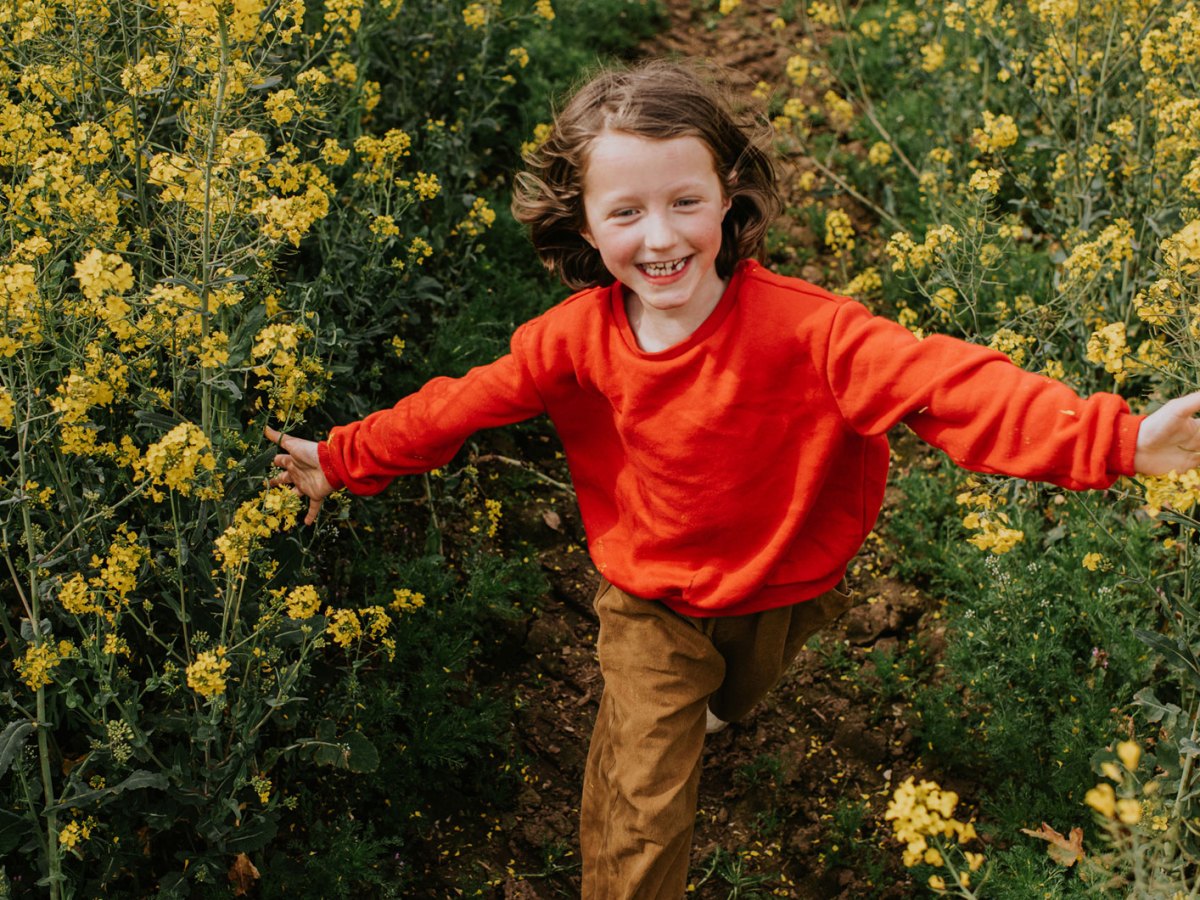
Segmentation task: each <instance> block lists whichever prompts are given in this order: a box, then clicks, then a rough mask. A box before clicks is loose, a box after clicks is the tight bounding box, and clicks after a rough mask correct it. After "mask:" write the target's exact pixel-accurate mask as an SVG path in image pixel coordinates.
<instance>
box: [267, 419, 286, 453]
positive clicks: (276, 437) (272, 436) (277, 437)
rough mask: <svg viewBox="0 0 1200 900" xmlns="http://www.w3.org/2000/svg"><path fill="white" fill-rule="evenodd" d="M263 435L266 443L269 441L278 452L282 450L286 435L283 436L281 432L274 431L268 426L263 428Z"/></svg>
mask: <svg viewBox="0 0 1200 900" xmlns="http://www.w3.org/2000/svg"><path fill="white" fill-rule="evenodd" d="M263 435H264V436H265V437H266V439H267V440H268V441H270V442H271V443H272V444H274V445H275V446H276V447H278V448H279V449H280V450H283V449H284V446H283V439H284V437H285V436H286V435H284V434H283V432H281V431H276V430H275V429H274V428H272V427H271V426H270V425H264V426H263Z"/></svg>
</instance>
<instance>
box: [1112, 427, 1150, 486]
mask: <svg viewBox="0 0 1200 900" xmlns="http://www.w3.org/2000/svg"><path fill="white" fill-rule="evenodd" d="M1145 418H1146V417H1145V416H1137V415H1133V414H1132V413H1125V414H1124V415H1122V416H1121V417H1120V418H1119V419H1118V420H1117V434H1116V440H1115V441H1114V442H1113V448H1112V454H1111V456H1110V458H1109V471H1110V472H1113V473H1114V474H1117V475H1129V476H1133V475H1136V474H1137V472H1136V471H1135V470H1134V468H1133V459H1134V456H1135V455H1136V454H1137V439H1138V431H1139V430H1140V429H1141V427H1142V422H1143V421H1144V420H1145Z"/></svg>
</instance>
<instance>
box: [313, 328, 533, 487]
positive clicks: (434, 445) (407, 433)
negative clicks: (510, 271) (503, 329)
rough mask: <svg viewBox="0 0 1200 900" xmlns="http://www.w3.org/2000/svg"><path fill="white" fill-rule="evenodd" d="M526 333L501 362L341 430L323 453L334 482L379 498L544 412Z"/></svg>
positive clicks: (433, 385) (438, 382)
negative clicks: (401, 479) (480, 440)
mask: <svg viewBox="0 0 1200 900" xmlns="http://www.w3.org/2000/svg"><path fill="white" fill-rule="evenodd" d="M526 329H527V326H522V327H521V328H519V329H518V330H517V332H516V333H515V334H514V335H513V339H512V352H510V353H508V354H507V355H505V356H502V357H501V358H500V359H498V360H496V361H495V362H493V363H490V364H488V365H485V366H478V367H476V368H474V369H471V370H470V371H469V372H467V374H465V375H463V376H462V377H461V378H445V377H441V378H434V379H433V380H432V381H430V382H428V383H427V384H426V385H425V386H424V387H422V388H421V389H420V390H419V391H417V392H416V393H414V394H410V395H409V396H407V397H405V398H404V399H402V400H401V401H400V402H399V403H397V404H396V405H395V406H393V407H392V408H391V409H384V410H379V411H378V412H374V413H371V414H370V415H369V416H367V417H366V418H364V419H361V420H359V421H357V422H352V423H350V424H349V425H343V426H340V427H337V428H334V429H333V430H332V431H331V432H330V434H329V438H328V440H326V441H322V442H321V443H320V444H319V445H318V447H317V452H318V455H319V458H320V462H321V470H322V471H323V472H324V474H325V477H326V479H328V481H329V483H330V484H331V485H333V487H334V488H335V489H337V488H341V487H345V488H348V489H349V490H350V491H351V492H352V493H354V494H376V493H378V492H379V491H382V490H383V489H384V488H385V487H387V485H388V484H389V483H391V481H392V480H393V479H394V478H395V477H396V476H398V475H415V474H420V473H422V472H428V471H430V470H431V469H436V468H437V467H438V466H442V465H445V464H446V463H447V462H449V461H450V460H451V459H452V458H453V456H454V454H455V453H457V452H458V450H459V448H461V447H462V445H463V443H464V442H465V441H466V439H467V438H468V437H470V435H471V434H473V433H474V432H476V431H478V430H480V429H481V428H493V427H496V426H500V425H507V424H509V423H512V422H519V421H521V420H522V419H528V418H532V417H533V416H536V415H538V414H540V413H541V412H543V411H544V404H543V402H542V399H541V397H540V396H539V394H538V390H537V387H536V385H535V384H534V380H533V377H532V375H531V374H530V372H529V371H528V369H527V368H526V367H525V365H524V364H523V362H522V361H521V353H520V348H521V342H522V339H523V338H524V336H525V333H526Z"/></svg>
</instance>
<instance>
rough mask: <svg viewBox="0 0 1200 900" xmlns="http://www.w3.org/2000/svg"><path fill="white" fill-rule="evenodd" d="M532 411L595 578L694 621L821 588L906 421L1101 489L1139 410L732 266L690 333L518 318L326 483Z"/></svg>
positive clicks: (359, 445) (406, 466)
mask: <svg viewBox="0 0 1200 900" xmlns="http://www.w3.org/2000/svg"><path fill="white" fill-rule="evenodd" d="M540 413H546V414H548V415H549V416H550V418H551V420H552V421H553V422H554V425H555V427H556V428H557V430H558V433H559V436H560V438H561V439H562V443H563V446H564V449H565V450H566V456H567V462H568V465H569V466H570V470H571V477H572V479H573V481H574V484H575V489H576V491H577V493H578V495H579V507H580V511H581V513H582V516H583V522H584V527H585V529H586V531H587V538H588V547H589V551H590V553H591V557H592V560H593V561H594V562H595V564H596V567H597V568H598V569H599V570H600V573H601V574H602V575H603V576H604V577H605V578H607V579H608V580H609V581H611V582H612V583H613V584H615V585H616V586H617V587H619V588H621V589H622V590H624V591H627V592H629V593H631V594H634V595H635V596H639V597H645V598H648V599H657V600H661V601H662V602H664V603H666V604H667V605H668V606H669V607H671V608H672V609H674V610H675V611H677V612H680V613H683V614H686V615H692V616H713V615H739V614H743V613H750V612H756V611H759V610H762V609H768V608H771V607H775V606H782V605H786V604H789V603H795V602H798V601H800V600H804V599H808V598H810V597H814V596H816V595H818V594H820V593H822V592H824V591H826V590H828V589H829V588H831V587H833V586H834V585H835V584H837V582H838V581H839V579H840V578H841V577H842V575H843V573H844V571H845V568H846V565H847V563H848V562H849V561H850V559H851V558H852V557H853V556H854V554H855V553H856V552H857V551H858V548H859V546H860V545H861V544H862V542H863V540H864V539H865V538H866V536H867V534H868V533H869V532H870V531H871V528H872V527H873V526H874V523H875V519H876V516H877V515H878V513H879V508H880V505H881V503H882V499H883V490H884V483H885V480H886V477H887V469H888V445H887V439H886V438H885V433H886V432H887V430H888V429H889V428H891V427H892V426H894V425H896V424H897V423H899V422H904V423H905V424H907V425H908V426H909V427H910V428H911V429H912V430H913V431H915V432H916V433H917V434H918V435H919V436H920V437H921V438H923V439H924V440H926V441H928V442H929V443H931V444H933V445H934V446H936V447H939V448H941V449H942V450H944V451H945V452H946V453H947V454H949V456H950V458H951V459H953V460H954V461H955V462H956V463H957V464H959V465H960V466H963V467H964V468H967V469H972V470H975V471H977V472H999V473H1005V474H1009V475H1016V476H1020V477H1022V478H1027V479H1032V480H1038V481H1049V482H1053V483H1055V484H1059V485H1062V486H1063V487H1067V488H1072V489H1083V488H1104V487H1108V486H1109V485H1110V484H1111V483H1112V482H1113V481H1114V480H1115V478H1116V477H1117V476H1118V475H1128V474H1132V472H1133V456H1134V449H1135V444H1136V439H1137V430H1138V425H1139V423H1140V421H1141V417H1139V416H1133V415H1131V414H1130V413H1129V408H1128V406H1127V405H1126V404H1125V401H1123V400H1122V399H1121V398H1120V397H1118V396H1116V395H1114V394H1096V395H1094V396H1092V397H1090V398H1089V399H1086V400H1083V399H1080V398H1079V397H1078V396H1077V395H1076V394H1075V393H1074V392H1073V391H1071V390H1070V389H1069V388H1067V387H1066V386H1065V385H1063V384H1061V383H1059V382H1057V381H1054V380H1052V379H1050V378H1046V377H1043V376H1041V375H1034V374H1031V373H1029V372H1026V371H1024V370H1022V369H1020V368H1018V367H1017V366H1015V365H1013V364H1012V363H1011V362H1010V361H1009V360H1008V359H1007V358H1006V357H1005V356H1003V355H1002V354H1000V353H997V352H996V351H993V350H989V349H987V348H984V347H979V346H976V345H974V344H968V343H965V342H963V341H960V340H956V339H954V338H949V337H945V336H933V337H928V338H925V339H924V340H918V339H917V338H916V337H914V336H913V335H912V334H911V333H910V332H909V331H908V330H906V329H905V328H903V327H901V326H900V325H897V324H896V323H894V322H891V321H889V320H887V319H883V318H879V317H876V316H873V315H871V314H870V313H869V312H867V310H866V309H865V308H864V307H863V306H862V305H861V304H859V303H856V302H854V301H853V300H849V299H847V298H845V297H838V296H835V295H833V294H829V293H827V292H826V291H823V290H821V289H820V288H818V287H815V286H813V285H811V284H808V283H806V282H803V281H800V280H797V279H793V278H784V277H782V276H779V275H775V274H773V273H771V272H769V271H767V270H766V269H764V268H762V267H761V266H760V265H758V264H757V263H755V262H743V263H742V264H740V265H739V267H738V269H737V271H736V272H735V273H734V275H733V277H732V279H731V281H730V283H729V286H728V287H727V289H726V290H725V293H724V295H723V296H722V298H721V301H720V303H719V304H718V305H717V307H716V309H714V310H713V312H712V313H711V314H710V315H709V317H708V319H706V320H705V322H704V323H703V324H702V325H701V326H700V328H699V329H697V331H696V332H695V333H694V334H692V335H691V337H689V338H688V339H687V340H685V341H683V342H682V343H679V344H676V345H675V346H673V347H670V348H669V349H667V350H664V351H662V352H658V353H647V352H645V351H643V350H641V349H640V348H639V347H638V344H637V341H636V339H635V338H634V335H633V332H632V330H631V329H630V326H629V321H628V319H627V318H626V315H625V305H624V300H623V296H622V288H621V286H620V285H619V284H615V285H612V286H610V287H603V288H593V289H590V290H586V291H583V292H581V293H578V294H576V295H574V296H572V297H570V298H568V299H567V300H565V301H564V302H562V303H560V304H559V305H558V306H556V307H554V308H553V309H551V310H549V311H548V312H546V313H544V314H543V315H541V316H539V317H537V318H536V319H533V320H532V321H530V322H527V323H525V324H524V325H522V326H521V327H520V328H518V329H517V331H516V333H515V334H514V335H513V338H512V350H511V353H509V354H508V355H506V356H503V357H502V358H500V359H499V360H497V361H496V362H494V363H491V364H490V365H486V366H480V367H478V368H475V369H472V370H471V371H470V372H468V373H467V374H466V375H464V376H463V377H462V378H456V379H455V378H435V379H434V380H433V381H430V382H429V383H428V384H427V385H425V387H423V388H422V389H421V390H420V391H418V392H417V393H415V394H412V395H410V396H408V397H405V398H404V399H403V400H401V401H400V402H399V403H397V404H396V406H395V407H393V408H392V409H387V410H382V411H379V412H376V413H373V414H371V415H369V416H367V417H366V418H365V419H363V420H362V421H359V422H354V423H352V424H350V425H347V426H345V427H341V428H335V429H334V430H333V432H332V433H331V434H330V436H329V440H328V442H323V443H322V444H321V445H320V458H321V466H322V469H323V470H324V472H325V476H326V478H328V479H329V482H330V483H331V484H332V485H333V486H334V487H335V488H337V487H342V486H345V487H347V488H349V489H350V490H351V491H352V492H354V493H356V494H372V493H375V492H377V491H380V490H382V489H383V488H384V487H385V486H386V485H387V484H388V483H389V482H390V481H391V480H392V479H393V478H395V477H396V476H397V475H410V474H415V473H420V472H426V471H428V470H430V469H433V468H436V467H438V466H441V465H443V464H445V463H446V462H448V461H449V460H450V459H451V457H453V456H454V454H455V453H456V452H457V451H458V449H459V448H460V447H461V446H462V444H463V442H464V441H465V440H466V439H467V437H468V436H469V435H470V434H471V433H472V432H474V431H476V430H478V429H480V428H486V427H490V426H495V425H503V424H506V423H509V422H516V421H518V420H521V419H526V418H529V417H531V416H535V415H538V414H540Z"/></svg>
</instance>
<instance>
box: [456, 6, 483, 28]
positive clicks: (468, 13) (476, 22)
mask: <svg viewBox="0 0 1200 900" xmlns="http://www.w3.org/2000/svg"><path fill="white" fill-rule="evenodd" d="M462 17H463V23H464V24H465V25H466V26H467V27H468V28H470V29H472V30H473V31H478V30H479V29H480V28H482V27H483V26H484V25H486V24H487V19H488V16H487V9H486V7H484V5H483V4H482V3H470V4H468V5H467V7H466V8H465V9H463V11H462Z"/></svg>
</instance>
